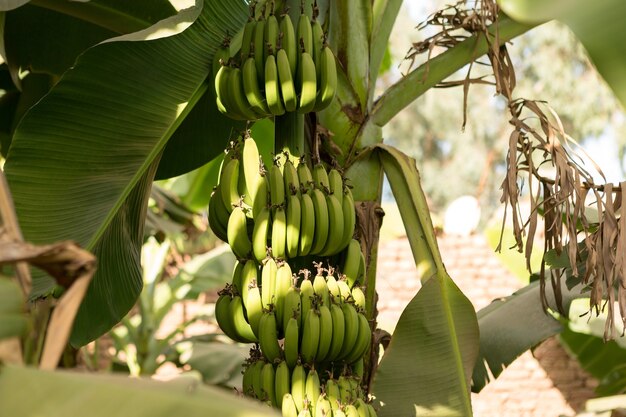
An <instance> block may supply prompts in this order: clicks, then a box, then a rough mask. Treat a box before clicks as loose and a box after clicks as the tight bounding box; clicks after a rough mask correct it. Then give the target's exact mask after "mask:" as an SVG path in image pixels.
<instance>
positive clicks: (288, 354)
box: [284, 316, 300, 368]
mask: <svg viewBox="0 0 626 417" xmlns="http://www.w3.org/2000/svg"><path fill="white" fill-rule="evenodd" d="M299 344H300V331H299V328H298V320H297V319H296V318H295V317H293V316H291V318H290V319H289V320H288V322H287V326H285V341H284V352H285V362H287V365H289V367H290V368H293V367H294V366H296V363H297V361H298V351H299Z"/></svg>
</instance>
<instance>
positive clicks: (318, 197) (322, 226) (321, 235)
mask: <svg viewBox="0 0 626 417" xmlns="http://www.w3.org/2000/svg"><path fill="white" fill-rule="evenodd" d="M310 193H311V200H313V208H314V210H315V236H314V239H313V246H312V247H311V251H310V252H309V253H310V254H313V255H316V254H319V253H320V252H321V251H322V249H324V246H325V245H326V240H327V239H328V231H329V230H328V227H329V218H328V206H327V204H326V198H325V197H324V193H322V191H321V190H319V189H313V190H311V192H310Z"/></svg>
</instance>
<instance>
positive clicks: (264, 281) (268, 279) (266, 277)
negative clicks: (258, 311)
mask: <svg viewBox="0 0 626 417" xmlns="http://www.w3.org/2000/svg"><path fill="white" fill-rule="evenodd" d="M277 271H278V265H276V261H274V258H267V260H266V261H265V263H264V264H263V269H262V270H261V299H262V301H263V308H264V309H269V308H270V304H274V302H275V294H274V291H275V290H276V272H277Z"/></svg>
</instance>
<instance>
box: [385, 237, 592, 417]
mask: <svg viewBox="0 0 626 417" xmlns="http://www.w3.org/2000/svg"><path fill="white" fill-rule="evenodd" d="M438 242H439V248H440V250H441V254H442V257H443V260H444V262H445V264H446V269H447V270H448V273H449V274H450V276H451V277H452V279H453V280H454V281H455V283H456V284H457V285H458V286H459V288H460V289H461V290H462V291H463V293H464V294H465V295H466V296H467V297H468V298H469V299H470V301H471V302H472V304H473V305H474V307H475V308H476V310H479V309H481V308H483V307H485V306H487V305H488V304H489V303H490V302H491V300H493V299H495V298H499V297H504V296H507V295H510V294H511V293H513V292H514V291H515V290H517V289H519V288H520V287H522V283H521V282H520V281H519V280H518V279H517V278H515V277H514V276H512V275H511V273H510V272H509V271H508V270H507V269H506V268H505V267H504V266H503V265H502V264H501V263H500V261H499V260H498V258H497V257H496V256H495V255H494V254H493V251H492V249H491V248H490V247H489V246H488V245H487V243H486V241H485V239H484V237H483V236H482V235H472V236H468V237H458V236H440V237H438ZM378 256H379V259H378V276H377V289H378V292H379V303H378V308H379V311H380V313H379V327H381V328H384V329H387V330H392V329H393V327H394V326H395V323H396V322H397V320H398V318H399V317H400V313H401V312H402V310H403V309H404V307H405V306H406V305H407V304H408V303H409V301H410V300H411V299H412V298H413V296H414V295H415V293H416V292H417V291H418V290H419V287H420V283H419V279H418V277H417V273H416V270H415V263H414V261H413V257H412V254H411V249H410V247H409V243H408V240H407V239H406V238H401V239H395V240H388V241H383V242H381V245H380V247H379V255H378ZM385 271H393V274H390V273H385ZM596 385H597V382H596V381H595V380H594V379H593V378H592V377H591V376H589V375H588V374H587V373H585V372H584V371H583V370H582V369H581V368H580V366H579V365H578V362H576V361H575V360H574V359H572V358H570V357H569V356H568V354H567V353H566V352H565V350H563V348H562V347H561V345H560V344H559V343H558V341H557V340H556V339H554V338H552V339H549V340H547V341H545V342H544V343H542V344H541V345H540V346H538V347H537V348H536V349H535V350H534V352H532V353H531V352H526V353H525V354H523V355H522V356H521V357H519V358H518V359H517V360H516V361H515V362H514V363H513V364H511V366H509V367H508V368H507V369H505V370H504V371H503V373H502V374H501V375H500V377H499V378H498V379H497V380H495V381H493V382H492V383H490V384H489V385H487V387H485V388H484V389H483V390H482V391H481V392H480V393H479V394H472V404H473V408H474V415H475V416H476V417H492V416H493V417H496V416H497V417H508V416H510V417H557V416H559V415H573V414H574V413H575V412H577V411H579V410H581V408H582V407H583V406H584V403H585V401H586V400H588V399H589V398H592V397H593V396H594V394H593V389H594V387H595V386H596Z"/></svg>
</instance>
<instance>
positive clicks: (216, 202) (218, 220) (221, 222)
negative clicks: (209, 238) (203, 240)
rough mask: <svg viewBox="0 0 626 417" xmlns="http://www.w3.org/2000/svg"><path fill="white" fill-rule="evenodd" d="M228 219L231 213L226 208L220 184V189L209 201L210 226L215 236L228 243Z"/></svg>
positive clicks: (217, 188) (215, 191)
mask: <svg viewBox="0 0 626 417" xmlns="http://www.w3.org/2000/svg"><path fill="white" fill-rule="evenodd" d="M228 218H229V213H228V210H226V207H224V202H223V201H222V196H221V195H220V189H219V184H218V187H216V189H215V190H214V191H213V192H212V193H211V198H210V199H209V226H210V227H211V231H213V233H214V234H215V236H217V237H218V238H219V239H221V240H223V241H225V242H226V241H228V231H227V227H228Z"/></svg>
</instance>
